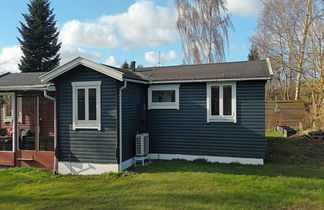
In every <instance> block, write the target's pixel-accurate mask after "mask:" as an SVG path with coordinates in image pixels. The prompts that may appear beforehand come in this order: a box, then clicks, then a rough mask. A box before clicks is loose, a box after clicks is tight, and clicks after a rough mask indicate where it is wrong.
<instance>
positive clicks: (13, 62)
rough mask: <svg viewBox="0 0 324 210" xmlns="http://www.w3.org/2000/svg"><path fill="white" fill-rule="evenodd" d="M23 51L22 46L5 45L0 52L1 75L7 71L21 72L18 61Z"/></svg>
mask: <svg viewBox="0 0 324 210" xmlns="http://www.w3.org/2000/svg"><path fill="white" fill-rule="evenodd" d="M21 55H22V51H21V49H20V46H18V45H14V46H11V47H5V48H3V49H2V50H1V53H0V75H1V74H3V73H6V72H19V68H18V63H20V57H21Z"/></svg>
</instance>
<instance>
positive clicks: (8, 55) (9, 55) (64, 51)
mask: <svg viewBox="0 0 324 210" xmlns="http://www.w3.org/2000/svg"><path fill="white" fill-rule="evenodd" d="M60 53H61V61H60V64H64V63H66V62H68V61H70V60H72V59H74V58H76V57H79V56H80V57H84V58H88V59H100V58H102V55H101V54H99V53H97V52H95V51H87V50H85V49H82V48H76V47H71V46H66V45H64V44H62V47H61V50H60ZM22 55H23V53H22V51H21V49H20V46H19V45H14V46H11V47H5V48H3V49H2V50H1V53H0V75H1V74H3V73H6V72H12V73H15V72H20V70H19V67H18V64H19V63H20V58H21V56H22Z"/></svg>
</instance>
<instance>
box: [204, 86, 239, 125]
mask: <svg viewBox="0 0 324 210" xmlns="http://www.w3.org/2000/svg"><path fill="white" fill-rule="evenodd" d="M226 85H231V86H232V115H223V87H224V86H226ZM213 86H218V87H219V115H212V113H211V87H213ZM209 122H233V123H236V82H218V83H207V123H209Z"/></svg>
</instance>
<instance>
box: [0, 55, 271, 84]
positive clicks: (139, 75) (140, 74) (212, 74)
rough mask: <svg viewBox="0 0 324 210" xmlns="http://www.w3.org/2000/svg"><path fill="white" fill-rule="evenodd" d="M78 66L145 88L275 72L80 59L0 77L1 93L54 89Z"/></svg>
mask: <svg viewBox="0 0 324 210" xmlns="http://www.w3.org/2000/svg"><path fill="white" fill-rule="evenodd" d="M78 65H84V66H87V67H89V68H91V69H93V70H95V71H98V72H100V73H103V74H105V75H108V76H110V77H112V78H115V79H117V80H119V81H124V80H128V81H131V82H139V83H145V84H157V83H183V82H212V81H240V80H268V79H270V78H271V75H272V70H271V65H270V62H269V60H268V59H267V60H260V61H241V62H228V63H214V64H198V65H181V66H166V67H147V68H140V69H136V70H135V71H133V70H127V69H120V68H117V67H113V66H108V65H105V64H99V63H95V62H93V61H90V60H87V59H84V58H80V57H78V58H76V59H74V60H72V61H70V62H68V63H66V64H64V65H62V66H60V67H58V68H56V69H54V70H52V71H50V72H33V73H12V74H4V75H2V76H0V90H38V89H45V88H47V87H48V86H50V85H52V83H50V81H51V80H53V79H54V78H56V77H58V76H59V75H62V74H64V73H65V72H67V71H69V70H71V69H73V68H74V67H76V66H78Z"/></svg>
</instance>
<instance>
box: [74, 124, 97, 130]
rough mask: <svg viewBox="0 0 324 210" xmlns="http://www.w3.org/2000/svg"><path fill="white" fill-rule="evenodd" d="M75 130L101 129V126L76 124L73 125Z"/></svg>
mask: <svg viewBox="0 0 324 210" xmlns="http://www.w3.org/2000/svg"><path fill="white" fill-rule="evenodd" d="M73 130H98V131H100V130H101V127H100V126H81V125H75V126H73Z"/></svg>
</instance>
